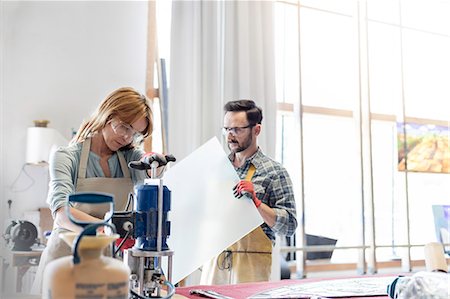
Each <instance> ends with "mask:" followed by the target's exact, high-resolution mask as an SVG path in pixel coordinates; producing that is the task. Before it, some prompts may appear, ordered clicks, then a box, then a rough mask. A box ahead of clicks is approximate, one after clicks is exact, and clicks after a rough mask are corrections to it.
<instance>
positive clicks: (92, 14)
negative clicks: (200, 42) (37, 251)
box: [0, 1, 147, 231]
mask: <svg viewBox="0 0 450 299" xmlns="http://www.w3.org/2000/svg"><path fill="white" fill-rule="evenodd" d="M0 5H1V37H2V40H1V41H2V44H1V49H2V52H1V61H0V62H1V75H2V76H1V86H0V87H1V91H0V92H1V104H0V113H1V120H0V129H1V135H0V137H1V144H0V145H1V148H0V154H1V165H0V166H1V181H0V182H1V193H0V200H1V211H2V213H1V214H3V215H2V216H7V215H8V210H7V204H6V202H7V200H8V199H11V200H12V209H11V212H12V213H11V216H12V217H13V218H17V217H23V214H24V212H26V211H32V210H37V208H38V207H41V206H46V203H45V200H46V193H47V184H48V175H47V171H48V169H47V168H38V167H36V166H27V167H26V170H27V172H28V173H29V175H30V177H31V178H32V179H34V180H35V181H34V184H33V185H32V186H31V187H30V188H29V189H28V190H27V191H23V192H13V191H12V190H11V185H12V184H13V182H14V180H15V179H16V177H17V176H18V175H19V173H20V171H21V168H22V166H23V164H24V162H25V145H26V144H25V140H26V129H27V127H29V126H33V120H35V119H48V120H50V124H49V127H52V128H55V129H57V130H58V131H59V132H60V133H61V134H63V135H64V136H65V138H67V139H69V138H70V137H71V131H72V128H73V129H77V128H78V126H79V124H80V123H81V121H82V120H83V118H86V117H88V116H89V115H90V114H91V113H92V112H93V111H94V109H95V107H96V106H97V104H98V103H99V102H100V101H101V100H102V99H103V98H104V97H105V96H106V95H107V94H108V93H109V92H111V91H112V90H114V89H116V88H118V87H121V86H132V87H135V88H136V89H138V90H140V91H142V92H144V87H145V72H146V45H147V42H146V34H147V3H146V2H143V1H142V2H116V1H111V2H109V1H108V2H106V1H96V2H87V1H86V2H81V1H74V2H66V1H49V2H40V1H34V2H22V1H8V2H4V1H2V2H1V4H0ZM31 183H32V180H31V179H30V178H28V177H27V176H26V175H25V174H24V173H21V174H20V177H19V179H18V180H17V182H16V183H15V186H14V189H16V190H17V189H23V188H26V187H27V186H29V185H30V184H31ZM2 218H3V217H2ZM0 222H1V221H0ZM2 231H3V230H2Z"/></svg>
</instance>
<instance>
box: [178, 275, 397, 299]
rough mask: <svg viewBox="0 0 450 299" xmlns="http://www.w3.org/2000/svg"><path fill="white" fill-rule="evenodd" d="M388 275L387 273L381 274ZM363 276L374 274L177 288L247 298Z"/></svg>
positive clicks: (184, 292) (181, 292)
mask: <svg viewBox="0 0 450 299" xmlns="http://www.w3.org/2000/svg"><path fill="white" fill-rule="evenodd" d="M381 276H386V275H381ZM357 277H358V278H363V277H372V276H355V277H333V278H307V279H286V280H280V281H272V282H255V283H240V284H230V285H198V286H188V287H180V288H177V289H176V291H175V292H176V293H177V294H180V295H183V296H185V297H188V298H197V299H198V298H201V296H198V295H191V294H189V291H190V290H194V289H202V290H211V291H215V292H217V293H219V294H221V295H225V296H228V297H232V298H235V299H245V298H248V297H250V296H252V295H255V294H257V293H260V292H263V291H267V290H270V289H275V288H279V287H283V286H287V285H292V284H302V283H308V282H315V281H323V280H334V279H340V278H357ZM357 298H365V299H367V298H368V297H352V299H357ZM370 298H389V296H387V295H386V296H376V297H370Z"/></svg>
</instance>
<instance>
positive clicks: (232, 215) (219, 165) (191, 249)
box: [164, 137, 263, 283]
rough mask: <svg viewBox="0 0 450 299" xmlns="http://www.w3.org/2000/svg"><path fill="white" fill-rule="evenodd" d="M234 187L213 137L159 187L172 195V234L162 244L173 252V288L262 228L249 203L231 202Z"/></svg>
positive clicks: (228, 166) (234, 178) (232, 176)
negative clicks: (251, 232)
mask: <svg viewBox="0 0 450 299" xmlns="http://www.w3.org/2000/svg"><path fill="white" fill-rule="evenodd" d="M238 181H239V177H238V176H237V174H236V171H235V170H234V168H233V166H232V165H231V163H230V161H229V159H228V157H227V155H226V154H225V152H224V151H223V149H222V147H221V145H220V143H219V141H218V140H217V138H215V137H214V138H212V139H210V140H209V141H208V142H206V143H205V144H204V145H202V146H201V147H199V148H198V149H197V150H196V151H195V152H193V153H192V154H190V155H189V156H188V157H187V158H185V159H183V160H182V161H180V162H179V163H177V164H176V165H175V166H174V167H172V168H171V169H170V170H168V171H167V173H166V174H165V175H164V184H165V185H166V186H167V187H168V188H169V189H170V190H171V191H172V208H171V211H170V219H171V221H172V231H171V235H170V237H169V239H168V241H167V243H168V245H169V248H170V249H171V250H174V251H175V254H174V258H173V269H172V270H173V274H172V282H173V283H177V282H178V281H180V280H181V279H183V278H184V277H185V276H187V275H189V274H190V273H191V272H193V271H194V270H196V269H197V268H198V267H200V266H201V265H202V264H203V263H205V262H206V261H208V260H210V259H211V258H213V257H214V256H216V255H217V254H219V253H220V252H221V251H222V250H223V249H225V248H226V247H228V246H229V245H231V244H233V243H234V242H236V241H237V240H239V239H240V238H241V237H243V236H244V235H246V234H247V233H249V232H250V231H252V230H253V229H254V228H256V227H257V226H259V225H260V224H261V223H262V222H263V221H262V218H261V216H260V215H259V213H258V211H257V210H256V209H255V206H254V204H253V202H252V201H251V200H250V199H248V198H246V197H242V198H241V199H236V198H235V197H234V196H233V193H232V188H233V187H234V185H236V183H237V182H238ZM164 268H166V266H164Z"/></svg>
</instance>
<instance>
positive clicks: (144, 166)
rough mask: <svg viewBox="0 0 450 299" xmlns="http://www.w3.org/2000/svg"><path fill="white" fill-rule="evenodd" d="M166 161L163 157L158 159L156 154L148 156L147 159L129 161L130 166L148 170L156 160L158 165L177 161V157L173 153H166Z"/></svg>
mask: <svg viewBox="0 0 450 299" xmlns="http://www.w3.org/2000/svg"><path fill="white" fill-rule="evenodd" d="M164 158H165V161H164V160H162V159H158V157H157V156H156V155H150V156H148V157H146V161H142V160H141V161H131V162H130V163H128V167H130V168H133V169H137V170H146V169H151V168H152V164H153V165H154V164H155V163H154V162H156V163H157V165H156V167H159V166H164V165H167V163H169V162H175V161H176V160H177V159H176V158H175V157H174V156H173V155H165V156H164Z"/></svg>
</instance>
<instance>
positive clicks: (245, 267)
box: [200, 164, 272, 285]
mask: <svg viewBox="0 0 450 299" xmlns="http://www.w3.org/2000/svg"><path fill="white" fill-rule="evenodd" d="M254 173H255V166H253V164H252V165H250V168H249V170H248V172H247V176H246V177H245V180H246V181H251V179H252V177H253V174H254ZM271 269H272V242H271V241H270V239H269V238H268V237H267V235H266V234H265V233H264V231H263V230H262V228H261V227H257V228H255V229H254V230H253V231H251V232H250V233H249V234H247V235H246V236H245V237H243V238H242V239H240V240H239V241H237V242H236V243H234V244H233V245H231V246H230V247H228V248H227V249H226V250H224V251H223V252H222V253H221V254H219V255H218V256H217V257H215V258H213V259H212V260H211V261H210V262H209V263H207V264H205V265H203V269H202V275H201V281H200V284H207V285H210V284H236V283H243V282H258V281H268V280H269V278H270V274H271Z"/></svg>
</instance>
